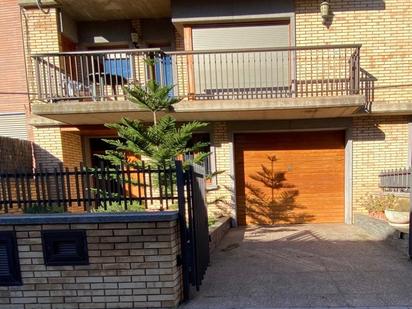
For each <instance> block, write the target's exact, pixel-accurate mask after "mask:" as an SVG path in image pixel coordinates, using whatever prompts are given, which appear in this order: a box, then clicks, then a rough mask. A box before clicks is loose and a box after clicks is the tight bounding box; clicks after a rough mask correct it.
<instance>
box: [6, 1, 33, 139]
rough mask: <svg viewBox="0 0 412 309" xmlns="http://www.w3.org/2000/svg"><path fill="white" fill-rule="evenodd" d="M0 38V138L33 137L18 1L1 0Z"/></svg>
mask: <svg viewBox="0 0 412 309" xmlns="http://www.w3.org/2000/svg"><path fill="white" fill-rule="evenodd" d="M0 40H1V45H0V64H1V68H0V137H1V136H7V137H12V138H19V139H29V134H28V125H27V121H26V114H27V113H29V97H28V93H27V82H26V73H25V71H26V68H25V61H24V49H23V36H22V31H21V25H20V7H19V6H18V1H17V0H4V1H2V2H1V6H0Z"/></svg>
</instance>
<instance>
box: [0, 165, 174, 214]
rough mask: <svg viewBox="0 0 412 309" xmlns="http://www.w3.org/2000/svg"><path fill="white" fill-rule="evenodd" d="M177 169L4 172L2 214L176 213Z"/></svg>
mask: <svg viewBox="0 0 412 309" xmlns="http://www.w3.org/2000/svg"><path fill="white" fill-rule="evenodd" d="M175 173H176V171H175V169H174V168H162V167H153V166H147V165H145V163H144V162H141V167H139V168H131V167H129V166H127V167H123V166H120V167H111V166H108V165H104V164H103V163H102V164H101V165H100V166H99V167H98V168H90V167H87V166H83V165H80V166H79V167H74V168H63V166H59V167H56V168H54V169H46V168H42V167H39V168H36V169H34V170H33V171H31V172H18V171H16V172H13V173H10V172H6V173H2V172H0V211H2V212H4V213H7V212H18V211H21V212H33V211H39V212H42V210H46V209H47V210H48V211H51V212H60V211H61V212H67V211H106V210H109V211H110V210H112V211H116V208H117V209H118V210H122V209H121V208H123V209H124V210H128V209H129V210H131V209H132V207H133V209H136V208H141V209H142V210H144V209H152V210H167V209H177V200H178V196H177V187H176V186H177V184H176V176H175Z"/></svg>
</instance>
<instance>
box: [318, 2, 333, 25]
mask: <svg viewBox="0 0 412 309" xmlns="http://www.w3.org/2000/svg"><path fill="white" fill-rule="evenodd" d="M320 15H321V16H322V19H323V24H324V25H325V24H327V23H328V21H329V20H330V18H331V16H332V14H331V10H330V4H329V1H323V2H322V3H321V4H320Z"/></svg>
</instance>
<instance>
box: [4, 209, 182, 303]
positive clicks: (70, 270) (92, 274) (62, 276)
mask: <svg viewBox="0 0 412 309" xmlns="http://www.w3.org/2000/svg"><path fill="white" fill-rule="evenodd" d="M78 217H79V216H78ZM83 217H84V215H83ZM138 217H139V215H130V214H129V215H128V218H126V217H124V216H123V219H122V220H120V221H119V219H118V216H117V215H111V219H110V220H107V219H108V217H107V216H106V219H105V221H108V222H101V220H100V219H99V216H98V215H96V214H94V215H92V216H90V220H89V222H87V223H78V222H76V218H73V216H72V217H70V218H68V219H67V220H66V222H69V223H64V224H63V223H60V221H56V220H55V221H54V222H53V220H52V219H44V222H43V223H40V224H30V220H29V219H27V223H26V224H7V223H4V221H3V222H2V224H1V226H0V229H1V230H14V231H16V235H17V246H18V251H19V260H20V265H21V266H20V267H21V274H22V278H23V279H22V280H23V285H21V286H13V287H7V286H5V287H0V308H2V309H3V308H4V309H6V308H7V309H35V308H39V309H40V308H41V309H55V308H76V309H91V308H102V309H103V308H105V309H112V308H113V309H114V308H142V307H144V308H149V307H150V308H175V307H176V306H177V305H178V303H179V302H180V300H181V294H182V293H181V292H182V284H181V267H179V266H178V265H177V255H179V254H180V236H179V231H178V224H177V221H176V217H177V215H168V216H164V217H162V218H161V219H159V218H156V216H155V215H149V216H146V217H147V221H146V220H141V219H138ZM125 218H126V220H125ZM41 220H42V219H39V217H37V221H36V222H37V223H39V222H40V221H41ZM82 221H85V220H84V219H82ZM86 221H87V220H86ZM8 222H10V221H8ZM46 222H47V223H46ZM58 222H59V223H58ZM44 230H85V231H86V235H87V246H88V255H89V262H90V264H89V265H81V266H45V264H44V259H43V250H42V238H41V231H44Z"/></svg>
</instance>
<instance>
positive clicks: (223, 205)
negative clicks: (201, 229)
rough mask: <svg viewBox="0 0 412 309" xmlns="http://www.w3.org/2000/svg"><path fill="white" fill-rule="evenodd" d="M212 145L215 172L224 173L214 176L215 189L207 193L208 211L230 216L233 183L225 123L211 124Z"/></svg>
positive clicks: (229, 140)
mask: <svg viewBox="0 0 412 309" xmlns="http://www.w3.org/2000/svg"><path fill="white" fill-rule="evenodd" d="M212 144H213V145H214V147H215V160H216V170H217V171H224V173H222V174H219V175H217V176H216V177H217V179H216V183H217V189H216V190H211V191H209V192H208V195H207V198H208V201H209V203H210V205H209V210H210V211H211V212H220V213H224V214H231V213H232V209H233V208H234V205H232V204H233V203H232V194H233V193H234V182H233V176H232V175H231V169H232V166H231V163H232V151H231V149H232V141H231V139H230V135H229V132H228V129H227V122H214V123H213V132H212ZM214 202H215V203H214Z"/></svg>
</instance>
